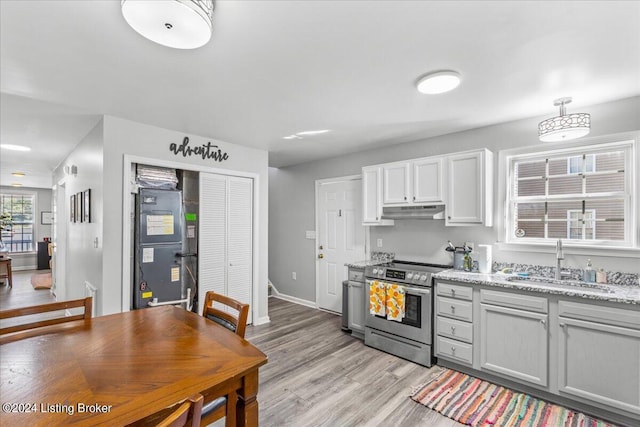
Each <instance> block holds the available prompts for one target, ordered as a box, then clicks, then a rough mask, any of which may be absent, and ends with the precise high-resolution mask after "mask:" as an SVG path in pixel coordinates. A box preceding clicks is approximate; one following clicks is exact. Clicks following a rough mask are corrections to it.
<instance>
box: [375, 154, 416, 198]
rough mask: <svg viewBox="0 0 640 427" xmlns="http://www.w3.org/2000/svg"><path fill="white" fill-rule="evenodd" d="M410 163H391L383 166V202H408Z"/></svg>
mask: <svg viewBox="0 0 640 427" xmlns="http://www.w3.org/2000/svg"><path fill="white" fill-rule="evenodd" d="M409 166H410V163H401V164H393V165H388V166H384V167H383V169H382V170H383V174H384V175H383V179H382V180H383V188H384V191H383V196H382V202H383V204H406V203H409V193H410V190H409V185H410V181H409V173H410V170H411V169H410V168H409Z"/></svg>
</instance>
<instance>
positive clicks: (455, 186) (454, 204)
mask: <svg viewBox="0 0 640 427" xmlns="http://www.w3.org/2000/svg"><path fill="white" fill-rule="evenodd" d="M447 170H448V173H447V187H448V190H447V204H446V216H445V217H446V225H448V226H456V225H460V226H463V225H484V226H487V227H491V226H492V225H493V153H492V152H491V151H489V150H487V149H483V150H477V151H469V152H464V153H458V154H451V155H449V156H447Z"/></svg>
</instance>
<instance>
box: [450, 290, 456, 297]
mask: <svg viewBox="0 0 640 427" xmlns="http://www.w3.org/2000/svg"><path fill="white" fill-rule="evenodd" d="M451 296H452V297H455V296H456V290H455V289H451Z"/></svg>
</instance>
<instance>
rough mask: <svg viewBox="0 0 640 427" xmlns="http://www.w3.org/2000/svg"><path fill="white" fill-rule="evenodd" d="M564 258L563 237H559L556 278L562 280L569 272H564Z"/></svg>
mask: <svg viewBox="0 0 640 427" xmlns="http://www.w3.org/2000/svg"><path fill="white" fill-rule="evenodd" d="M563 259H564V252H563V251H562V239H558V242H557V243H556V280H562V277H563V276H567V275H568V273H563V272H562V260H563Z"/></svg>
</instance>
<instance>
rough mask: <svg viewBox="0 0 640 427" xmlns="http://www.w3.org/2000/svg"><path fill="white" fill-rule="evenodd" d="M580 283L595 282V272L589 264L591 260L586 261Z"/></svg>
mask: <svg viewBox="0 0 640 427" xmlns="http://www.w3.org/2000/svg"><path fill="white" fill-rule="evenodd" d="M582 281H583V282H588V283H595V281H596V272H595V270H594V269H593V265H592V264H591V260H590V259H587V267H586V268H585V269H584V272H583V273H582Z"/></svg>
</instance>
